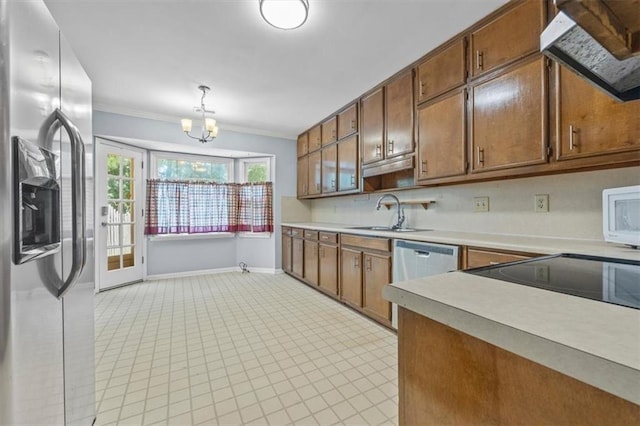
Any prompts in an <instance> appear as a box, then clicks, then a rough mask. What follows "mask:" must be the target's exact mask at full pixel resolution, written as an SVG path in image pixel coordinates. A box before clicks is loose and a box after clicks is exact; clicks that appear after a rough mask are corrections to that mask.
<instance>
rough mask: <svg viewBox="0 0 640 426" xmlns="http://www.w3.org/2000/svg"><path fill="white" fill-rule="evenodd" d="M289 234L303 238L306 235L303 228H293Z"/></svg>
mask: <svg viewBox="0 0 640 426" xmlns="http://www.w3.org/2000/svg"><path fill="white" fill-rule="evenodd" d="M289 234H290V235H291V236H292V237H294V238H302V237H303V235H304V233H303V230H302V229H300V228H291V231H290V232H289Z"/></svg>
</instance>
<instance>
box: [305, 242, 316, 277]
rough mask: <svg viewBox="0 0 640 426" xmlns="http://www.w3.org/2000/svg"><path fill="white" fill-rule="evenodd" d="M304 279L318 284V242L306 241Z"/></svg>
mask: <svg viewBox="0 0 640 426" xmlns="http://www.w3.org/2000/svg"><path fill="white" fill-rule="evenodd" d="M304 279H305V281H307V282H308V283H309V284H311V285H314V286H317V285H318V242H317V241H310V240H305V241H304Z"/></svg>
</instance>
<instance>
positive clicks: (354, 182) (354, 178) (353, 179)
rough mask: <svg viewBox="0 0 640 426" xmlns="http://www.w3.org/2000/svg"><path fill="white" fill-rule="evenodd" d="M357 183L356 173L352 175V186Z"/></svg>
mask: <svg viewBox="0 0 640 426" xmlns="http://www.w3.org/2000/svg"><path fill="white" fill-rule="evenodd" d="M355 185H356V175H351V186H355Z"/></svg>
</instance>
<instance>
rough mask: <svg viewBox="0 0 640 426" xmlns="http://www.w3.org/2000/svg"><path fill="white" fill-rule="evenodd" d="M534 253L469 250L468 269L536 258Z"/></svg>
mask: <svg viewBox="0 0 640 426" xmlns="http://www.w3.org/2000/svg"><path fill="white" fill-rule="evenodd" d="M536 256H537V255H536V254H533V253H518V254H515V253H502V252H497V251H491V250H482V249H471V248H470V249H468V250H467V269H469V268H479V267H481V266H489V265H497V264H498V263H506V262H515V261H518V260H526V259H530V258H532V257H536Z"/></svg>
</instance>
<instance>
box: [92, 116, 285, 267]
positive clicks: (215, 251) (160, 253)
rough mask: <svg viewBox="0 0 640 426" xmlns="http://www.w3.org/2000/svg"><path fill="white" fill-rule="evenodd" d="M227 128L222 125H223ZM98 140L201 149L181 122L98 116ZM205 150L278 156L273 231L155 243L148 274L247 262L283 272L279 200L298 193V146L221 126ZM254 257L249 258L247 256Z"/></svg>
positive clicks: (150, 250)
mask: <svg viewBox="0 0 640 426" xmlns="http://www.w3.org/2000/svg"><path fill="white" fill-rule="evenodd" d="M222 126H224V123H222ZM93 131H94V134H95V135H103V136H104V135H109V136H113V137H119V138H133V139H142V140H148V141H149V140H150V141H158V142H167V143H174V144H180V145H184V146H185V147H188V146H193V145H194V144H197V146H199V147H202V145H201V144H200V142H198V141H195V140H192V139H189V138H187V137H186V136H185V135H184V133H182V129H181V127H180V123H179V122H177V121H176V122H168V121H160V120H151V119H146V118H139V117H132V116H127V115H120V114H113V113H107V112H102V111H94V114H93ZM204 148H205V149H206V148H221V149H230V150H235V151H247V152H259V153H264V154H269V155H273V156H275V167H273V166H272V175H273V178H274V189H273V192H274V194H273V216H274V222H275V232H274V234H273V235H272V236H271V237H270V238H265V239H258V238H251V239H249V238H241V237H235V238H210V239H193V240H171V241H166V240H165V241H159V240H154V241H152V242H150V243H149V244H148V245H147V257H146V259H147V274H148V275H162V274H174V273H183V272H194V271H200V270H203V271H204V270H211V269H220V268H228V267H233V266H237V264H238V262H240V261H244V262H246V263H248V264H249V267H250V268H252V267H253V268H264V269H268V270H273V269H279V268H280V264H281V261H280V257H281V252H282V250H281V238H280V222H281V220H280V217H281V209H282V203H281V201H280V200H281V197H289V196H295V194H296V164H297V163H296V142H295V141H293V140H289V139H283V138H276V137H269V136H261V135H255V134H248V133H239V132H233V131H227V130H225V129H224V127H221V129H220V134H219V136H218V138H217V139H216V140H215V141H214V142H209V143H207V144H205V145H204ZM249 252H250V253H251V257H250V258H247V256H245V254H246V253H249Z"/></svg>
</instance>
